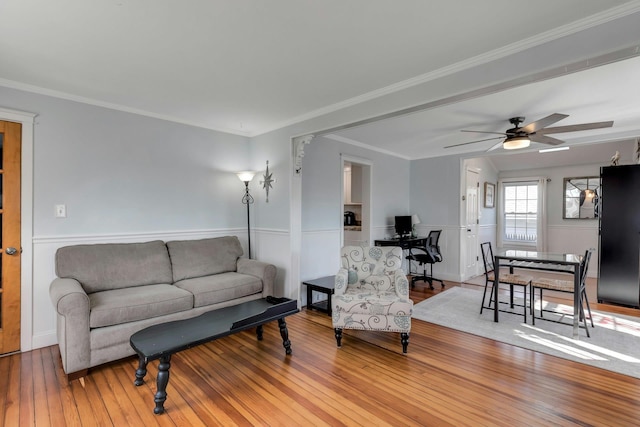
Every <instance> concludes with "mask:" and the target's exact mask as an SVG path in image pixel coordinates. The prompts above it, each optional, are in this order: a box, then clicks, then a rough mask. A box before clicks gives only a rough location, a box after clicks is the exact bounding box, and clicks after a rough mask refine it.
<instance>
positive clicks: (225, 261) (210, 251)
mask: <svg viewBox="0 0 640 427" xmlns="http://www.w3.org/2000/svg"><path fill="white" fill-rule="evenodd" d="M167 248H168V249H169V256H170V257H171V265H172V266H173V281H174V282H177V281H179V280H184V279H190V278H192V277H203V276H209V275H211V274H218V273H226V272H230V271H236V269H237V267H236V266H237V262H238V258H239V257H240V256H241V255H242V253H243V252H242V246H240V241H239V240H238V238H237V237H236V236H225V237H216V238H213V239H202V240H174V241H172V242H167Z"/></svg>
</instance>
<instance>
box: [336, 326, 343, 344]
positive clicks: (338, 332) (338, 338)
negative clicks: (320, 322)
mask: <svg viewBox="0 0 640 427" xmlns="http://www.w3.org/2000/svg"><path fill="white" fill-rule="evenodd" d="M334 331H335V332H336V342H337V343H338V348H340V347H342V329H339V328H335V329H334Z"/></svg>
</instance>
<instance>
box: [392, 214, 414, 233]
mask: <svg viewBox="0 0 640 427" xmlns="http://www.w3.org/2000/svg"><path fill="white" fill-rule="evenodd" d="M411 230H412V226H411V216H410V215H402V216H396V234H397V235H399V236H400V237H406V236H411Z"/></svg>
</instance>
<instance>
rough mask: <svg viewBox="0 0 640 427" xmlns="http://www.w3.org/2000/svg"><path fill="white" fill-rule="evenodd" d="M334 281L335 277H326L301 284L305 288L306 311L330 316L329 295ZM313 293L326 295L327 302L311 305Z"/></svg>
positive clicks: (331, 292)
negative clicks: (311, 310)
mask: <svg viewBox="0 0 640 427" xmlns="http://www.w3.org/2000/svg"><path fill="white" fill-rule="evenodd" d="M335 280H336V276H326V277H320V278H319V279H312V280H305V281H304V282H302V284H303V285H306V286H307V310H310V309H316V310H318V311H323V312H325V313H327V314H328V315H329V316H331V295H332V294H333V290H334V288H333V286H334V283H335ZM313 291H316V292H320V293H323V294H326V295H327V300H326V301H319V302H316V303H312V301H313Z"/></svg>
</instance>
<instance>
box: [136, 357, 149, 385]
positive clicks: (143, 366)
mask: <svg viewBox="0 0 640 427" xmlns="http://www.w3.org/2000/svg"><path fill="white" fill-rule="evenodd" d="M145 375H147V362H146V360H145V359H144V357H142V356H140V359H139V361H138V369H136V380H135V381H134V382H133V384H135V385H136V386H141V385H142V384H144V376H145Z"/></svg>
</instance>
